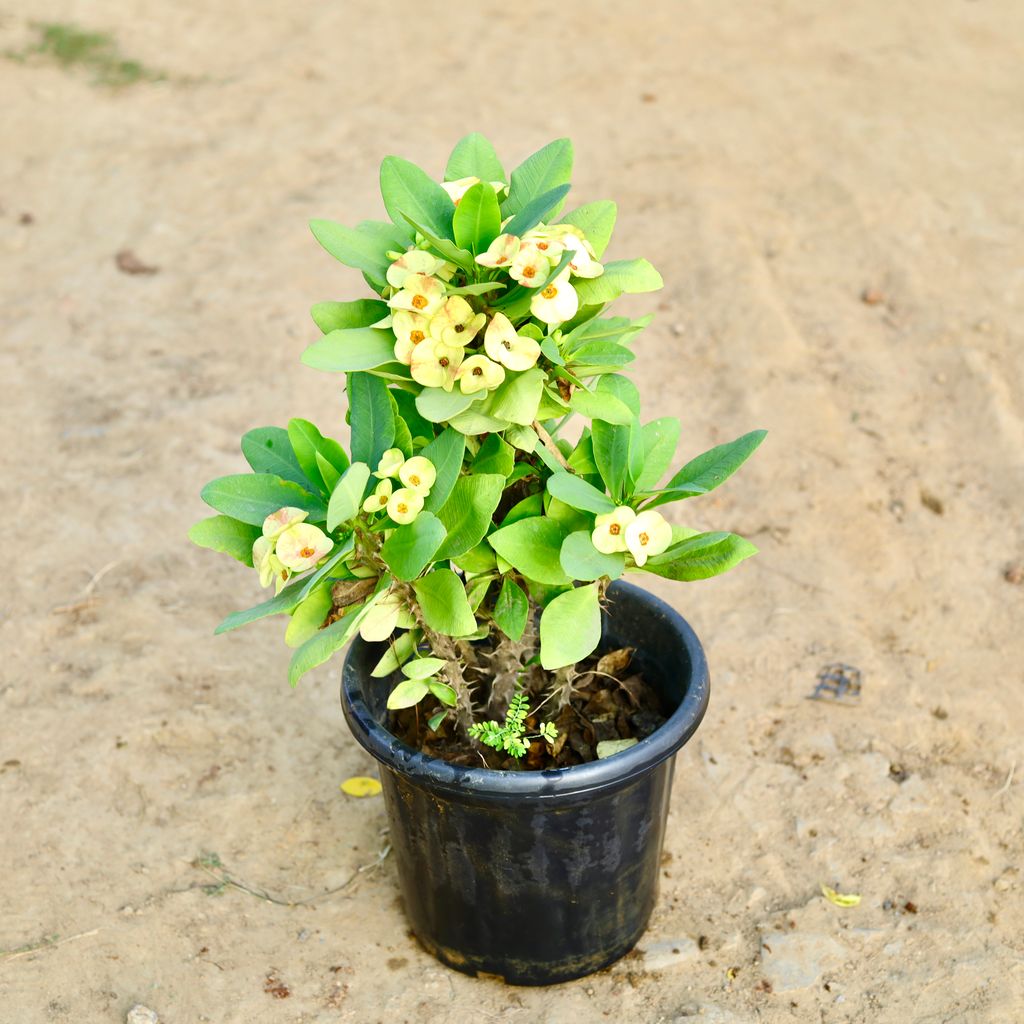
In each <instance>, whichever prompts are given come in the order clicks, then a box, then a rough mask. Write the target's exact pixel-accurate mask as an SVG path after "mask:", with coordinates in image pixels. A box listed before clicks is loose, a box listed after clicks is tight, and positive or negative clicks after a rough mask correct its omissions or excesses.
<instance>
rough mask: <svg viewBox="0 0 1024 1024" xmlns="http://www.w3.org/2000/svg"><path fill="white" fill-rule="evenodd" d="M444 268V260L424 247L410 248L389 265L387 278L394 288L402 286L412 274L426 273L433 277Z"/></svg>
mask: <svg viewBox="0 0 1024 1024" xmlns="http://www.w3.org/2000/svg"><path fill="white" fill-rule="evenodd" d="M443 268H444V260H442V259H439V258H438V257H437V256H431V255H430V253H429V252H424V251H423V250H422V249H410V250H409V252H407V253H405V255H404V256H399V257H398V259H397V260H395V262H394V263H392V264H391V266H390V267H388V272H387V279H388V284H389V285H391V287H392V288H401V287H402V286H403V285H404V284H405V280H406V278H407V277H408V276H409V275H410V274H425V275H426V276H427V277H433V276H434V275H435V274H437V273H438V272H439V271H440V270H442V269H443Z"/></svg>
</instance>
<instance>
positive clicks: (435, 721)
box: [427, 711, 448, 732]
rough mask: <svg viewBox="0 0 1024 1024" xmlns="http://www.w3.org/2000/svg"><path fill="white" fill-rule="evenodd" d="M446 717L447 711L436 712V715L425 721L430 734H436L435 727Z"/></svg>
mask: <svg viewBox="0 0 1024 1024" xmlns="http://www.w3.org/2000/svg"><path fill="white" fill-rule="evenodd" d="M447 717H448V712H447V711H438V712H437V714H436V715H431V716H430V717H429V718H428V719H427V728H428V729H429V730H430V731H431V732H437V727H438V726H439V725H440V724H441V723H442V722H443V721H444V720H445V718H447Z"/></svg>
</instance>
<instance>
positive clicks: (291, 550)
mask: <svg viewBox="0 0 1024 1024" xmlns="http://www.w3.org/2000/svg"><path fill="white" fill-rule="evenodd" d="M333 547H334V541H333V540H331V538H330V537H328V536H327V534H326V533H324V531H323V530H321V529H320V528H319V527H317V526H312V525H311V524H310V523H296V524H295V525H294V526H289V527H288V529H287V530H285V531H284V533H282V534H281V536H280V537H278V538H277V550H276V552H275V553H276V555H277V557H278V558H279V559H280V560H281V564H282V565H283V566H284V567H285V568H287V569H291V570H292V572H305V571H306V570H307V569H312V568H313V566H314V565H316V563H317V562H319V561H320V559H321V558H323V557H324V555H326V554H327V553H328V552H329V551H330V550H331V548H333Z"/></svg>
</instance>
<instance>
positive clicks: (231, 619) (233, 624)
mask: <svg viewBox="0 0 1024 1024" xmlns="http://www.w3.org/2000/svg"><path fill="white" fill-rule="evenodd" d="M305 585H306V581H305V580H296V581H295V582H294V583H289V584H288V586H287V587H285V588H284V590H282V591H281V593H280V594H277V595H276V596H275V597H272V598H270V600H269V601H263V602H262V603H261V604H257V605H253V607H252V608H246V609H245V610H244V611H240V612H232V613H231V614H230V615H229V616H228V617H227V618H226V619H225V620H224V621H223V622H222V623H221V624H220V625H219V626H218V627H217V628H216V629H215V630H214V631H213V632H214V634H215V635H219V634H220V633H230V632H231V630H233V629H238V628H239V626H247V625H248V624H249V623H250V622H256V621H258V620H259V619H265V618H267V617H268V616H270V615H287V614H288V613H289V612H291V611H292V610H293V609H294V608H295V606H296V605H297V604H298V603H299V601H301V600H302V596H301V595H302V590H303V588H304V587H305Z"/></svg>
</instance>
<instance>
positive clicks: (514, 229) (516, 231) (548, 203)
mask: <svg viewBox="0 0 1024 1024" xmlns="http://www.w3.org/2000/svg"><path fill="white" fill-rule="evenodd" d="M568 194H569V186H568V185H559V186H558V187H557V188H553V189H550V190H549V191H547V192H545V193H543V195H539V196H536V197H535V198H534V199H531V200H530V201H529V202H528V203H527V204H526V205H525V206H524V207H523V208H522V209H521V210H520V211H519V212H518V213H517V214H516V215H515V216H514V217H513V218H512V219H511V220H510V221H509V222H508V223H507V224H506V225H505V227H504V229H502V230H503V232H504V234H506V235H517V236H518V237H520V238H521V237H522V236H523V235H525V234H526V232H527V231H529V230H530V229H531V228H535V227H536V226H537V225H538V224H539V223H540V222H541V221H542V220H544V218H545V217H547V215H548V214H549V213H550V212H551V211H552V210H554V209H555V208H556V207H558V208H561V206H562V204H563V203H564V202H565V197H566V196H567V195H568Z"/></svg>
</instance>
